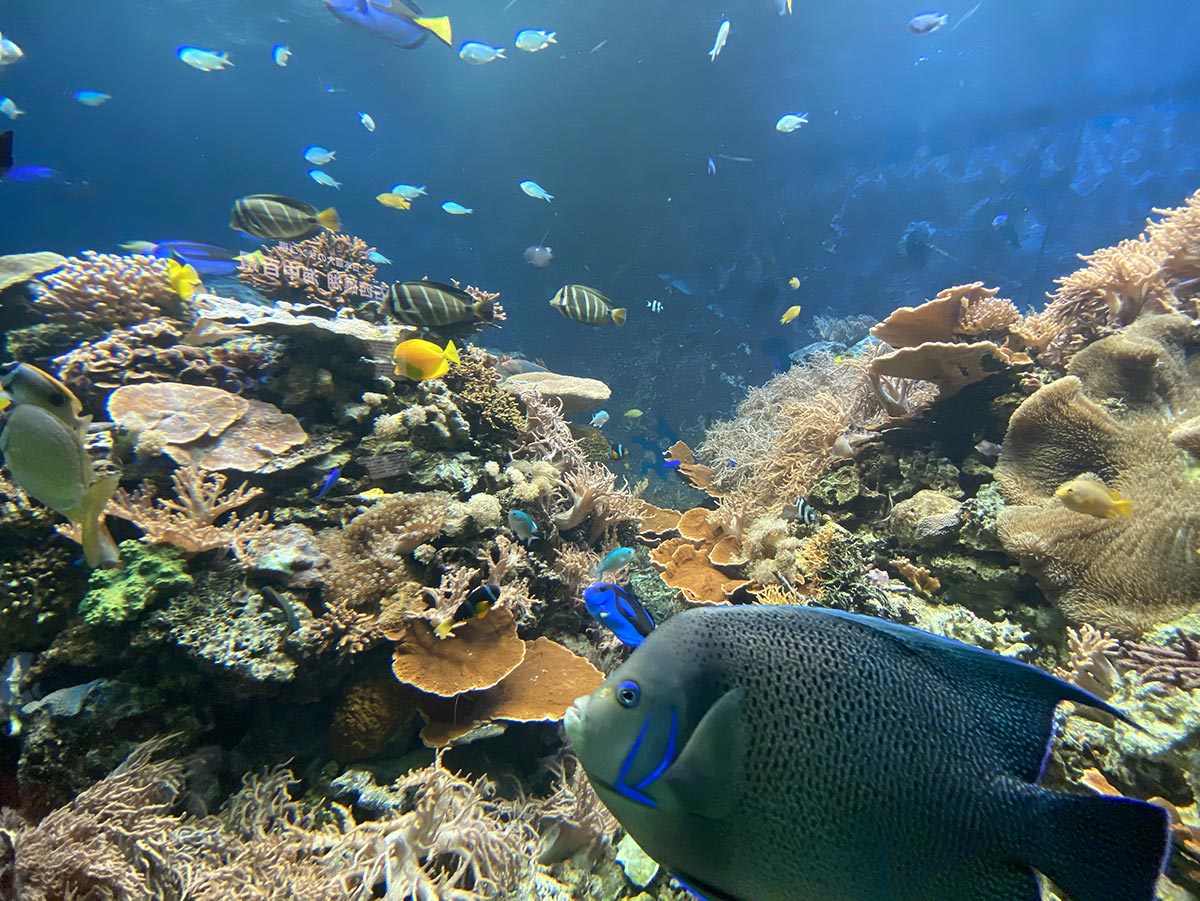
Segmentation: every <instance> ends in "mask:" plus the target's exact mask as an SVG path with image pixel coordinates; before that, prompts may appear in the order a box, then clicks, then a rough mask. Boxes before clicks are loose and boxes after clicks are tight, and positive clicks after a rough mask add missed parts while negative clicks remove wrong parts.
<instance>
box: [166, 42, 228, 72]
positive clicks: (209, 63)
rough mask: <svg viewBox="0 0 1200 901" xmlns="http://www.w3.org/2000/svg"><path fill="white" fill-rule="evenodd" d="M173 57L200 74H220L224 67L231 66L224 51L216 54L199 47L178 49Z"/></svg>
mask: <svg viewBox="0 0 1200 901" xmlns="http://www.w3.org/2000/svg"><path fill="white" fill-rule="evenodd" d="M175 55H176V56H178V57H179V59H180V61H181V62H184V63H187V64H188V65H189V66H191V67H192V68H193V69H199V70H200V71H201V72H220V71H221V70H222V69H224V68H225V67H226V66H232V65H233V63H231V62H230V61H229V53H228V52H227V51H224V50H223V51H221V52H220V53H217V52H216V51H214V50H201V49H200V48H199V47H180V48H179V49H178V50H176V51H175Z"/></svg>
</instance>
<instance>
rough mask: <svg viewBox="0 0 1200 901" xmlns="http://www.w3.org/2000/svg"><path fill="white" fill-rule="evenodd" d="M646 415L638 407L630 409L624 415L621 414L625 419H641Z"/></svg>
mask: <svg viewBox="0 0 1200 901" xmlns="http://www.w3.org/2000/svg"><path fill="white" fill-rule="evenodd" d="M645 415H646V414H645V413H644V412H642V411H641V410H639V409H638V408H637V407H630V408H629V409H628V410H626V411H625V412H624V413H622V414H621V416H622V417H623V418H625V419H641V418H642V417H643V416H645Z"/></svg>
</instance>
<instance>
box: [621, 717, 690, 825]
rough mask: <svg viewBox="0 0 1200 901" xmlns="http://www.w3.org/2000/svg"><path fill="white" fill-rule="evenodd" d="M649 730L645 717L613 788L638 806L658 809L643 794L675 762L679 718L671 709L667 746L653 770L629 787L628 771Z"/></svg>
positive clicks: (656, 805)
mask: <svg viewBox="0 0 1200 901" xmlns="http://www.w3.org/2000/svg"><path fill="white" fill-rule="evenodd" d="M649 728H650V717H649V716H647V717H646V722H645V723H643V724H642V730H641V731H640V732H639V733H638V737H637V738H636V739H634V742H633V747H631V748H630V749H629V753H628V754H626V755H625V760H624V762H623V763H622V764H621V771H620V772H619V773H617V781H616V782H615V783H614V784H613V788H614V789H615V790H616V792H617V794H619V795H622V796H624V797H626V798H628V799H629V800H631V801H635V802H637V803H638V804H642V805H645V806H646V807H658V802H657V801H655V800H654V799H653V798H651V797H650V796H649V795H647V794H645V791H646V789H648V788H649V787H650V786H651V785H653V784H654V783H655V782H656V781H657V780H658V777H659V776H661V775H662V774H663V773H664V772H666V769H667V767H669V766H670V765H671V764H672V763H674V762H675V736H676V733H677V732H678V729H679V717H678V715H677V714H676V713H675V708H674V707H671V731H670V733H669V734H668V735H667V745H666V747H665V748H664V749H663V753H662V756H661V757H660V758H659V760H658V763H657V764H655V766H654V769H652V770H651V771H650V773H649V774H648V775H647V776H646V777H645V778H644V779H642V780H641V781H640V782H638V783H637V784H636V785H630V784H629V782H628V781H627V779H628V777H629V771H630V769H632V768H633V763H634V761H635V760H636V759H637V756H638V752H639V751H640V750H641V749H642V742H643V741H644V740H645V738H646V732H647V730H649Z"/></svg>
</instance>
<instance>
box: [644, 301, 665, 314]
mask: <svg viewBox="0 0 1200 901" xmlns="http://www.w3.org/2000/svg"><path fill="white" fill-rule="evenodd" d="M646 309H647V310H649V311H650V312H651V313H661V312H662V311H663V304H662V301H661V300H648V301H646Z"/></svg>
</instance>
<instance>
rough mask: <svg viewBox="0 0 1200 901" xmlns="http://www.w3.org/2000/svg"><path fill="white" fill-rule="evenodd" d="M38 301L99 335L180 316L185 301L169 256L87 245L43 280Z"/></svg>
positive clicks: (54, 316)
mask: <svg viewBox="0 0 1200 901" xmlns="http://www.w3.org/2000/svg"><path fill="white" fill-rule="evenodd" d="M42 282H43V284H44V285H45V286H46V290H45V291H44V292H41V293H39V294H38V295H37V297H36V299H35V306H36V307H37V309H39V310H40V311H41V312H42V313H43V314H44V315H45V316H46V318H47V319H49V320H50V321H52V322H64V323H69V324H70V325H71V326H72V327H73V328H76V329H78V330H80V331H83V332H91V333H93V334H96V333H100V332H105V331H108V330H109V329H113V328H118V327H121V326H130V325H134V324H136V323H139V322H146V321H147V320H150V319H156V318H158V317H161V316H164V315H165V316H168V317H170V318H173V319H179V318H181V317H182V316H183V307H182V301H181V300H180V298H179V295H178V294H176V293H175V292H174V291H173V290H172V289H171V285H170V283H169V282H168V281H167V261H166V260H157V259H154V258H153V257H147V256H141V255H138V254H135V255H133V256H118V255H114V254H107V253H96V252H94V251H91V250H85V251H84V252H83V253H82V254H81V255H80V256H78V257H70V258H69V259H67V261H66V262H65V263H63V264H62V266H61V267H60V268H59V269H58V270H57V271H56V272H54V273H52V274H50V275H47V276H46V277H45V278H44V279H42Z"/></svg>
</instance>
